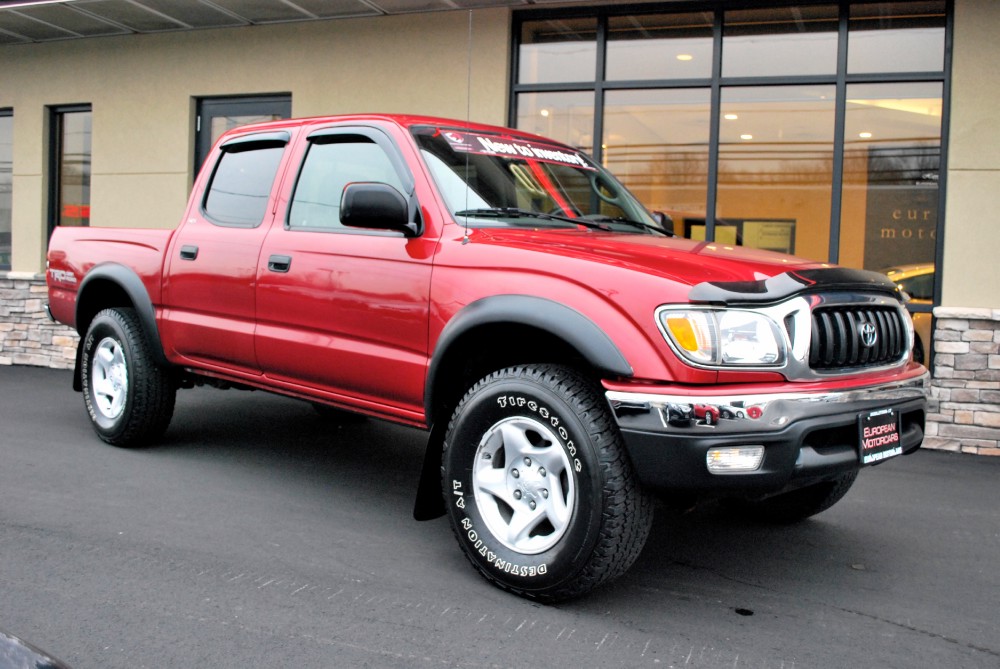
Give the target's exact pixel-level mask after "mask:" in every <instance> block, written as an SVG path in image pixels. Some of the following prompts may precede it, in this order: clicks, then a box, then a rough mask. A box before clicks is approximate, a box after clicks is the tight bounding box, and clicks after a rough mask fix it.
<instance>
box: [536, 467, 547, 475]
mask: <svg viewBox="0 0 1000 669" xmlns="http://www.w3.org/2000/svg"><path fill="white" fill-rule="evenodd" d="M538 475H539V476H545V467H539V468H538Z"/></svg>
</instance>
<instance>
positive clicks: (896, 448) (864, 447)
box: [858, 409, 903, 465]
mask: <svg viewBox="0 0 1000 669" xmlns="http://www.w3.org/2000/svg"><path fill="white" fill-rule="evenodd" d="M858 432H859V434H860V437H861V464H863V465H874V464H876V463H878V462H882V461H883V460H885V459H886V458H891V457H894V456H896V455H900V454H902V452H903V442H902V435H901V434H900V433H899V413H898V412H897V411H896V410H895V409H877V410H875V411H869V412H867V413H863V414H861V415H860V416H859V417H858Z"/></svg>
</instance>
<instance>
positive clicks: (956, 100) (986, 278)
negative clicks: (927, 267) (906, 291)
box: [941, 0, 1000, 308]
mask: <svg viewBox="0 0 1000 669" xmlns="http://www.w3.org/2000/svg"><path fill="white" fill-rule="evenodd" d="M998 27H1000V3H998V2H996V0H957V1H956V3H955V35H954V44H955V46H954V50H953V52H952V53H953V62H952V96H951V127H950V133H951V137H950V143H949V147H948V193H947V203H946V205H945V206H946V209H945V224H944V234H945V238H944V258H943V262H942V263H941V271H942V273H943V274H942V285H943V294H942V297H941V304H942V306H945V307H986V308H995V307H1000V294H998V293H997V286H1000V263H998V262H997V260H996V256H997V250H998V249H1000V224H998V223H997V220H996V219H997V214H998V213H1000V124H997V112H996V107H997V102H998V100H1000V68H998V67H997V64H998V63H1000V41H998V40H997V39H996V31H997V28H998Z"/></svg>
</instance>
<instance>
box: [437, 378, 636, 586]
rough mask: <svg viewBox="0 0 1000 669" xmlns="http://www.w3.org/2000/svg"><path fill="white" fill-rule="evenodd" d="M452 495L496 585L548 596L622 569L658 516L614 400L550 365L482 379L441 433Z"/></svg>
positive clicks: (451, 507)
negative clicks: (615, 411) (613, 412)
mask: <svg viewBox="0 0 1000 669" xmlns="http://www.w3.org/2000/svg"><path fill="white" fill-rule="evenodd" d="M442 471H443V485H444V495H445V498H446V500H445V504H446V507H447V509H448V514H449V517H450V519H451V524H452V528H453V530H454V531H455V535H456V537H457V538H458V542H459V544H460V545H461V546H462V549H463V550H464V552H465V554H466V556H467V557H468V558H469V560H470V561H471V562H472V564H473V565H474V566H475V567H476V569H478V570H479V572H480V573H481V574H482V575H483V576H485V577H486V579H487V580H489V581H490V582H492V583H493V584H495V585H497V586H499V587H501V588H503V589H505V590H509V591H511V592H514V593H516V594H519V595H522V596H525V597H530V598H533V599H538V600H542V601H548V602H551V601H558V600H563V599H568V598H571V597H576V596H579V595H582V594H584V593H586V592H588V591H590V590H591V589H593V588H595V587H597V586H598V585H600V584H601V583H604V582H605V581H608V580H610V579H612V578H614V577H616V576H619V575H620V574H622V573H624V572H625V570H627V569H628V567H629V566H631V564H632V563H633V562H634V561H635V559H636V557H638V555H639V553H640V551H641V550H642V546H643V544H644V543H645V541H646V537H647V536H648V534H649V528H650V524H651V522H652V507H651V500H650V497H649V495H648V494H647V493H645V492H644V491H643V490H642V488H641V486H640V485H639V482H638V480H637V477H636V475H635V472H634V471H633V469H632V465H631V462H630V461H629V459H628V455H627V453H626V452H625V448H624V444H623V442H622V439H621V435H620V434H619V432H618V427H617V425H616V423H615V421H614V418H613V417H612V416H611V413H610V409H609V408H608V406H607V403H606V402H605V401H604V399H603V397H602V396H601V395H600V393H599V392H598V390H597V389H596V388H595V387H594V385H593V384H592V383H591V382H589V381H588V380H587V379H585V378H584V377H582V376H581V375H579V374H577V373H576V372H574V371H573V370H571V369H568V368H564V367H559V366H554V365H537V366H524V367H511V368H508V369H505V370H502V371H499V372H495V373H493V374H492V375H490V376H488V377H486V378H484V379H483V380H481V381H479V382H478V383H477V384H476V385H475V386H473V388H472V389H471V390H469V392H468V393H467V394H466V395H465V397H464V398H463V399H462V401H461V402H460V403H459V405H458V407H457V409H456V410H455V413H454V415H453V418H452V420H451V423H450V425H449V427H448V432H447V434H446V436H445V444H444V452H443V459H442Z"/></svg>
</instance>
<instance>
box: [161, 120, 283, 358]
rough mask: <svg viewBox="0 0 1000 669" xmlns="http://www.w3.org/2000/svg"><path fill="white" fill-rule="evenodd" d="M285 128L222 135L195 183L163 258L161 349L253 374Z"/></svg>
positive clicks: (176, 354)
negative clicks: (262, 269)
mask: <svg viewBox="0 0 1000 669" xmlns="http://www.w3.org/2000/svg"><path fill="white" fill-rule="evenodd" d="M291 137H292V135H291V131H287V130H280V131H271V132H262V133H249V134H246V135H241V136H237V137H234V138H232V139H230V140H227V141H226V143H225V144H223V145H222V146H221V147H220V150H219V151H217V152H216V154H215V155H214V156H213V159H214V160H215V163H214V165H213V166H212V168H211V170H207V171H206V173H205V174H203V175H202V176H201V177H200V179H199V181H198V182H197V183H196V184H195V191H194V192H196V193H198V192H202V193H204V195H203V197H202V198H201V199H200V200H198V201H196V202H195V201H193V202H192V203H191V204H190V205H189V209H188V212H187V218H186V220H185V222H184V224H183V226H182V227H181V228H180V229H179V230H178V232H177V234H176V235H174V239H173V242H172V244H171V247H170V249H169V251H168V256H167V260H166V266H165V269H166V274H165V276H166V279H165V281H164V288H163V305H164V309H165V318H164V319H163V321H164V322H163V342H164V348H165V350H166V351H167V353H168V355H173V356H179V357H180V358H181V359H182V360H181V362H183V361H184V360H187V361H191V362H193V363H197V364H198V365H199V366H201V367H206V368H208V369H212V368H217V369H219V370H220V371H226V372H233V371H237V372H244V373H249V374H255V375H256V374H259V373H260V366H259V365H258V364H257V358H256V355H255V353H254V341H253V331H254V321H255V317H256V308H255V301H256V295H255V290H256V284H257V262H258V259H259V257H260V249H261V245H262V244H263V242H264V238H265V236H266V235H267V231H268V228H269V227H270V224H271V221H272V220H273V217H274V209H275V207H274V202H275V199H274V198H275V196H276V192H277V188H278V187H277V182H278V181H279V177H280V175H281V173H282V170H283V167H284V164H285V162H286V153H287V150H286V149H287V146H288V144H289V142H290V140H291Z"/></svg>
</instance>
